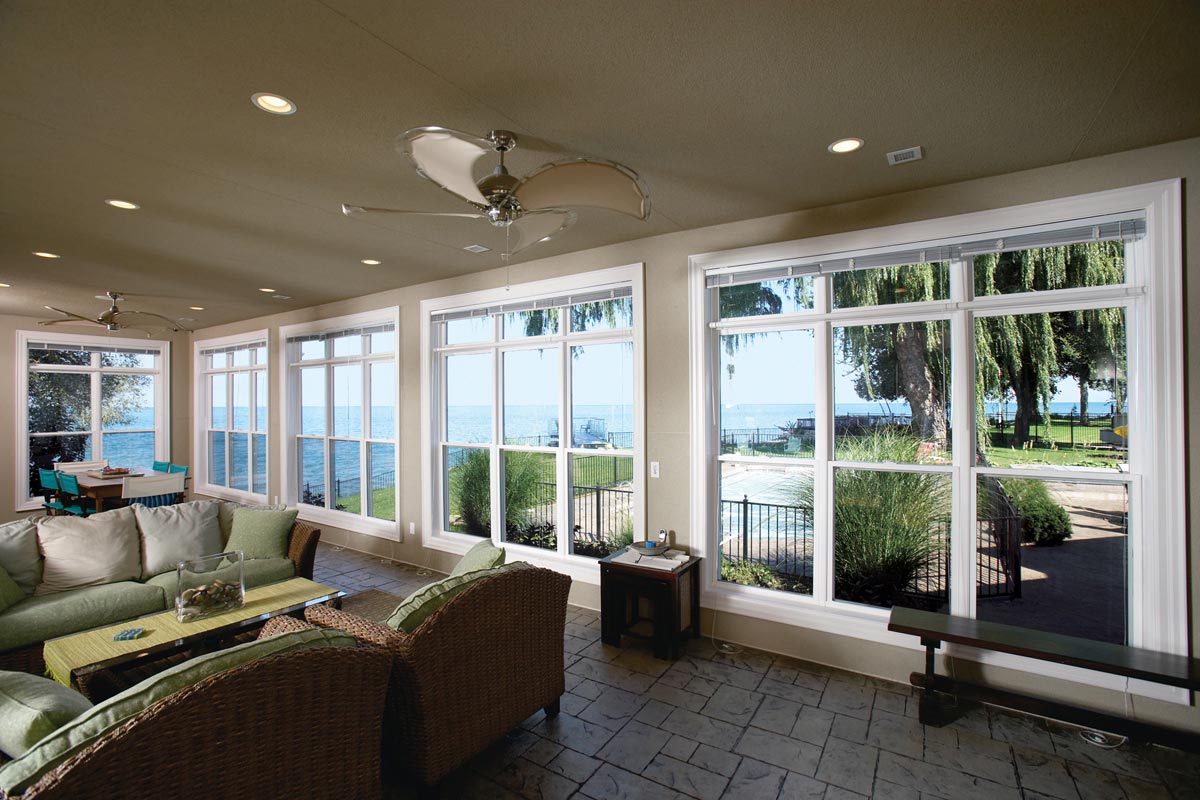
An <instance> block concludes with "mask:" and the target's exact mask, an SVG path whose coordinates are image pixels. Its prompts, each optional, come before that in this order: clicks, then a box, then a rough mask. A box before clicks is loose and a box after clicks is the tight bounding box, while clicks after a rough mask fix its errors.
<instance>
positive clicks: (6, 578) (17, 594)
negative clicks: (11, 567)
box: [0, 567, 25, 612]
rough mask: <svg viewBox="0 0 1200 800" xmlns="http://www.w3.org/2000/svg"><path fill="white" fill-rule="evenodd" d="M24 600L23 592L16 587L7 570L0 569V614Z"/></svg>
mask: <svg viewBox="0 0 1200 800" xmlns="http://www.w3.org/2000/svg"><path fill="white" fill-rule="evenodd" d="M24 599H25V592H23V591H21V587H20V586H17V582H16V581H14V580H13V579H12V577H11V576H10V575H9V574H8V570H6V569H5V568H4V567H0V612H2V611H4V610H5V609H7V608H8V607H9V606H15V605H16V604H17V603H19V602H21V601H22V600H24Z"/></svg>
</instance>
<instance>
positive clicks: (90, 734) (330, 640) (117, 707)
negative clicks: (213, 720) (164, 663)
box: [0, 628, 357, 797]
mask: <svg viewBox="0 0 1200 800" xmlns="http://www.w3.org/2000/svg"><path fill="white" fill-rule="evenodd" d="M356 646H357V640H356V639H355V638H354V637H353V636H351V635H350V634H348V633H343V632H342V631H337V630H331V629H325V628H314V629H311V630H305V631H296V632H294V633H281V634H279V635H278V636H270V637H268V638H266V639H256V640H255V641H252V642H246V643H245V644H240V645H237V646H236V647H231V648H229V649H228V650H218V651H217V652H215V653H209V654H208V655H203V656H198V657H196V658H193V659H190V660H188V661H185V662H183V663H182V664H179V665H177V666H174V667H171V668H170V669H167V670H164V671H163V672H160V673H158V674H157V675H155V676H153V677H151V678H147V679H146V680H144V681H142V682H141V683H139V684H137V685H136V686H133V687H131V688H129V689H126V690H125V691H123V692H121V693H120V694H118V695H115V696H113V697H111V698H109V699H108V700H105V701H104V702H103V703H100V704H98V705H95V706H92V708H91V709H89V710H87V711H85V712H84V713H82V714H80V715H79V716H78V717H75V718H74V719H72V720H71V721H69V722H67V723H66V724H65V725H63V726H62V727H60V728H59V729H58V730H56V731H54V732H53V733H51V734H50V735H49V736H47V737H45V738H44V739H42V740H41V741H39V742H38V743H37V745H36V746H35V747H33V748H31V749H30V750H29V751H27V752H26V753H25V754H24V755H23V756H21V757H20V758H18V759H16V760H15V761H10V762H9V763H7V764H5V765H4V766H3V767H0V791H2V792H5V793H7V795H8V796H9V797H12V796H14V795H18V794H21V793H22V792H24V791H25V790H26V789H28V788H29V787H30V786H31V785H33V784H34V783H36V782H37V781H38V780H39V779H40V778H41V777H42V776H43V775H45V774H46V773H47V772H49V771H50V770H52V769H54V768H55V767H57V766H58V765H59V764H61V763H63V762H64V761H66V760H67V759H69V758H71V757H72V756H73V755H75V754H76V753H78V752H79V751H80V750H82V749H83V748H85V747H87V746H88V745H90V744H91V743H92V742H93V741H95V740H96V739H97V738H99V737H100V736H102V735H104V734H105V733H108V732H109V731H111V730H113V729H114V728H116V727H118V726H120V725H121V724H122V723H124V722H125V721H126V720H128V719H129V718H130V717H132V716H135V715H136V714H139V713H141V712H142V711H143V710H145V709H147V708H149V707H150V706H152V705H154V704H155V703H157V702H158V701H159V700H162V699H163V698H165V697H168V696H170V695H172V694H175V693H176V692H178V691H180V690H181V689H186V688H187V687H189V686H191V685H193V684H196V683H199V682H200V681H202V680H203V679H205V678H207V677H208V676H210V675H216V674H217V673H219V672H224V671H225V670H227V669H232V668H233V667H236V666H239V665H241V664H246V663H249V662H251V661H254V660H255V659H258V658H263V657H265V656H270V655H275V654H277V653H288V652H291V651H293V650H304V649H307V648H310V647H356Z"/></svg>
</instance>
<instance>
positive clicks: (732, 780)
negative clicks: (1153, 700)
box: [315, 545, 1200, 800]
mask: <svg viewBox="0 0 1200 800" xmlns="http://www.w3.org/2000/svg"><path fill="white" fill-rule="evenodd" d="M315 572H316V578H317V580H319V581H322V582H324V583H326V584H328V585H332V586H337V587H338V588H342V589H345V590H346V591H350V592H355V591H361V590H364V589H369V588H379V589H383V590H384V591H388V592H392V593H394V594H401V595H403V594H407V593H409V592H411V591H413V590H415V589H416V588H419V587H420V586H421V585H424V584H425V583H427V582H429V581H430V580H433V579H435V578H436V577H438V576H436V575H431V576H420V575H418V570H417V568H415V567H411V566H407V565H393V564H385V563H381V562H380V561H379V559H376V558H372V557H370V556H366V555H364V554H361V553H355V552H352V551H349V550H342V551H336V550H334V549H333V548H332V547H329V546H328V545H321V547H320V550H319V552H318V555H317V566H316V571H315ZM389 587H390V588H389ZM566 627H567V629H566V636H565V639H564V649H565V652H566V664H567V667H566V685H567V694H565V695H564V696H563V698H562V713H561V714H560V715H559V716H558V717H556V718H554V719H550V720H547V719H545V718H544V716H543V714H542V712H540V711H539V712H538V713H537V714H535V715H533V716H532V717H530V718H529V719H527V720H525V722H524V723H523V724H522V725H521V726H520V727H518V728H517V729H515V730H514V731H512V733H510V734H509V735H508V736H507V737H506V739H504V740H503V741H501V742H498V743H497V744H496V745H494V746H493V747H492V748H490V749H489V750H487V751H486V752H484V753H482V754H481V755H480V756H478V757H477V758H475V759H474V760H473V761H472V762H470V763H469V764H467V765H466V766H465V767H464V768H462V769H460V770H459V771H458V772H457V773H455V774H454V775H452V776H451V777H450V778H448V779H447V780H446V781H445V783H444V785H443V786H442V787H441V788H442V791H441V796H442V797H444V798H447V799H449V798H455V800H457V799H458V798H478V799H479V800H483V799H484V798H487V799H488V800H515V798H526V799H527V800H566V798H575V799H576V800H588V799H589V798H590V800H609V798H620V799H621V800H634V799H635V798H636V799H639V800H686V798H698V799H699V800H716V799H717V798H729V799H730V800H734V799H735V798H736V799H737V800H758V799H759V798H763V799H764V800H801V798H812V799H815V798H824V800H846V799H850V798H863V797H873V798H904V799H905V800H909V799H911V800H917V798H946V799H947V800H959V798H975V797H978V798H989V800H990V799H991V798H1020V797H1025V798H1029V799H1030V800H1034V799H1035V798H1037V799H1039V800H1040V799H1041V798H1061V799H1062V800H1088V799H1089V798H1114V799H1118V800H1119V799H1120V798H1128V800H1140V799H1141V798H1171V797H1174V798H1191V797H1196V796H1200V756H1197V755H1193V754H1186V753H1181V752H1179V751H1175V750H1169V749H1166V748H1160V747H1155V746H1149V745H1136V746H1132V745H1128V744H1127V745H1124V746H1122V747H1119V748H1116V749H1113V750H1103V749H1100V748H1097V747H1094V746H1092V745H1089V744H1086V743H1084V742H1083V741H1082V740H1081V739H1080V738H1079V737H1078V735H1077V732H1076V730H1075V729H1072V728H1069V727H1066V726H1062V725H1058V724H1056V723H1047V722H1046V721H1044V720H1042V719H1039V718H1036V717H1028V716H1024V715H1020V714H1015V713H1010V712H1006V711H1001V710H998V709H992V708H988V707H984V706H974V707H971V708H970V709H969V710H967V711H966V713H965V714H963V716H961V717H960V718H959V719H958V720H957V721H956V722H955V723H954V724H952V725H950V726H947V727H945V728H927V727H924V726H922V725H921V724H920V723H919V722H918V721H917V719H916V714H917V702H916V698H915V697H914V696H913V693H912V692H911V690H910V688H909V687H908V686H907V685H904V684H898V683H892V682H890V681H884V680H880V679H876V678H871V677H867V676H863V675H859V674H857V673H853V672H844V671H841V670H835V669H830V668H828V667H823V666H820V665H818V664H813V663H810V662H805V661H797V660H793V659H790V658H786V657H783V656H776V655H773V654H771V653H766V652H762V651H757V650H747V651H745V652H743V653H740V654H737V655H732V656H730V655H724V654H722V653H719V652H717V650H716V649H715V648H714V647H713V646H712V644H711V643H710V642H709V641H708V640H707V639H699V640H693V641H692V642H691V643H689V645H688V647H687V654H686V655H685V656H684V657H683V658H681V659H680V660H678V661H676V662H674V663H671V662H667V661H660V660H658V659H656V658H654V657H653V656H652V655H651V654H650V653H649V651H648V650H647V649H645V648H644V647H643V646H641V645H640V644H629V645H627V646H625V647H622V648H616V647H610V646H608V645H604V644H602V643H601V642H600V619H599V615H598V614H597V613H596V612H594V611H590V610H587V609H582V608H576V607H571V608H569V609H568V613H567V626H566ZM627 641H628V640H627ZM501 677H502V676H497V681H499V680H500V679H501ZM497 689H498V690H502V689H503V687H502V686H500V685H499V683H498V684H497ZM387 796H388V797H389V798H393V800H401V799H404V800H406V799H407V798H411V797H415V794H414V793H413V792H412V790H411V788H410V787H388V794H387Z"/></svg>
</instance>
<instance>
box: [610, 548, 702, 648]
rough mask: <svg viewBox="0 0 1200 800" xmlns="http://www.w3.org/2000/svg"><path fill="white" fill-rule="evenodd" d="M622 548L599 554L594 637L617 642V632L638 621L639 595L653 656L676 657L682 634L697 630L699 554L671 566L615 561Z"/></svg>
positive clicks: (619, 640) (698, 627) (625, 629)
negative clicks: (650, 625)
mask: <svg viewBox="0 0 1200 800" xmlns="http://www.w3.org/2000/svg"><path fill="white" fill-rule="evenodd" d="M623 552H624V551H619V552H616V553H613V554H612V555H610V556H606V557H605V558H602V559H600V638H601V640H602V641H603V642H604V643H605V644H610V645H614V646H616V647H620V646H621V636H622V635H624V634H625V633H626V632H627V631H628V629H629V628H630V627H632V626H633V625H635V624H637V623H638V622H642V621H644V620H643V618H642V617H641V615H640V609H639V598H644V599H645V600H646V602H647V603H648V604H649V605H650V607H651V609H652V610H651V612H650V614H651V615H650V617H649V618H647V619H649V621H650V622H651V623H653V625H654V636H653V641H654V656H655V658H662V659H672V660H673V659H676V658H678V657H679V653H680V650H679V642H680V638H681V634H682V635H685V636H686V635H690V636H691V637H693V638H695V637H698V636H699V635H700V570H699V569H698V567H699V566H700V559H699V558H698V557H696V556H692V557H690V558H688V560H687V561H681V562H679V564H678V566H676V567H675V568H674V569H655V568H654V567H646V566H639V565H637V564H630V563H623V562H620V561H615V560H614V559H616V558H619V557H620V556H621V555H622V553H623Z"/></svg>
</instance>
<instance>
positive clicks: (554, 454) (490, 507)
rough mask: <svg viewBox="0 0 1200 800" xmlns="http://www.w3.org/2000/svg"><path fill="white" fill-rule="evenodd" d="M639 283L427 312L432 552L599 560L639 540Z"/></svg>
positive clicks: (504, 295) (609, 278) (576, 282)
mask: <svg viewBox="0 0 1200 800" xmlns="http://www.w3.org/2000/svg"><path fill="white" fill-rule="evenodd" d="M640 280H641V271H640V267H627V268H619V269H616V270H606V271H603V272H600V273H590V274H587V275H579V276H573V277H571V278H565V279H558V280H552V281H542V282H538V283H533V284H525V285H522V286H514V287H511V288H510V289H508V290H500V291H498V292H478V293H474V294H472V295H467V296H459V297H448V298H439V299H437V300H430V301H425V302H424V303H423V304H422V314H423V319H424V323H425V326H426V330H425V335H426V337H427V344H428V351H427V352H428V353H429V359H430V361H429V365H428V366H429V369H428V371H427V382H426V390H427V392H428V397H429V398H430V406H429V407H430V409H431V413H429V415H428V417H427V419H428V423H429V442H430V448H429V460H428V466H427V472H426V484H427V489H428V511H427V521H426V530H428V531H431V535H430V536H429V537H428V538H427V544H431V545H432V546H435V547H441V548H444V549H449V550H452V551H461V550H464V549H465V548H466V547H468V546H469V545H470V542H471V540H472V538H473V537H489V538H492V539H494V540H495V541H496V542H498V543H504V544H506V545H516V546H519V547H526V548H531V549H530V550H529V551H528V553H529V554H531V555H534V556H536V554H537V553H538V552H541V553H542V554H543V555H545V554H555V555H556V556H561V557H566V556H580V557H584V558H587V559H593V560H594V559H596V558H599V557H602V556H604V555H607V554H608V553H611V552H613V551H614V550H615V549H617V548H619V547H621V546H622V544H623V543H626V542H628V541H631V540H632V538H633V536H634V531H635V530H637V531H639V538H640V531H641V528H642V523H641V522H640V520H641V514H642V513H643V512H642V509H641V507H640V506H641V502H640V498H641V489H640V486H641V469H640V463H641V457H640V455H639V453H640V452H641V436H640V433H639V431H640V419H641V403H642V396H641V388H640V374H641V370H640V368H639V366H638V365H639V364H640V363H641V336H640V286H639V284H640ZM496 520H503V523H502V524H499V523H496V522H495V521H496ZM577 563H578V564H586V562H584V561H583V560H582V558H581V559H580V561H579V562H577ZM580 575H581V577H582V576H584V575H586V572H581V573H580ZM592 579H593V580H595V578H594V577H593V578H592Z"/></svg>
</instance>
